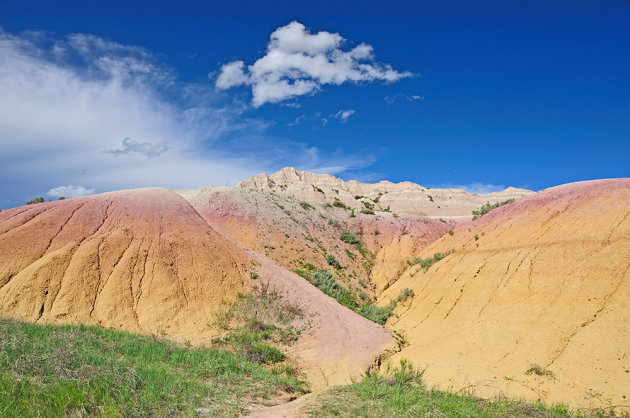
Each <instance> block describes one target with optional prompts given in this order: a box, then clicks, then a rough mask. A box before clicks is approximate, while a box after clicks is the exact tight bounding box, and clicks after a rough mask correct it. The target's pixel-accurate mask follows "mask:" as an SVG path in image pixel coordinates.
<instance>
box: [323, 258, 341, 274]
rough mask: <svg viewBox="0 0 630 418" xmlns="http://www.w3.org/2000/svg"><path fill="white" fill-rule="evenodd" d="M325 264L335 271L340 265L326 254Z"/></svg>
mask: <svg viewBox="0 0 630 418" xmlns="http://www.w3.org/2000/svg"><path fill="white" fill-rule="evenodd" d="M326 262H327V263H328V265H329V266H333V267H334V268H336V269H337V270H339V269H341V264H339V260H337V259H336V258H335V256H334V255H332V254H328V255H327V256H326Z"/></svg>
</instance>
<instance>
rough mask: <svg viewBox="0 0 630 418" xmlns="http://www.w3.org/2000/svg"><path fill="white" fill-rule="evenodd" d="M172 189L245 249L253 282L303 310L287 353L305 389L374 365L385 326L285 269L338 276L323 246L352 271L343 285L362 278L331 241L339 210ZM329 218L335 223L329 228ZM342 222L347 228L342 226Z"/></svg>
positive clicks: (266, 197) (383, 346)
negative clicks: (310, 266) (298, 333)
mask: <svg viewBox="0 0 630 418" xmlns="http://www.w3.org/2000/svg"><path fill="white" fill-rule="evenodd" d="M179 193H180V194H181V195H182V196H184V197H185V198H186V199H188V200H189V201H190V203H191V204H192V205H193V206H194V207H195V208H196V209H197V211H198V212H199V213H200V214H201V215H202V216H203V217H204V218H205V219H206V220H207V221H208V223H209V224H210V225H212V227H213V228H215V229H216V230H217V231H220V232H222V233H223V234H224V235H225V236H226V237H228V238H229V239H230V240H233V242H234V243H235V244H236V245H239V246H242V248H243V249H244V250H245V251H247V252H248V253H249V254H250V255H251V257H252V258H253V259H254V260H255V261H256V265H255V267H253V270H254V271H255V272H256V273H258V274H259V275H260V280H259V281H260V282H262V283H269V284H270V285H271V286H273V288H275V289H277V290H279V291H280V292H281V293H282V294H283V295H284V296H285V298H286V299H287V300H288V301H290V302H292V303H296V304H298V305H299V306H300V307H301V308H302V309H303V310H304V312H305V318H306V320H307V321H308V323H309V327H308V328H307V329H306V330H305V332H304V334H303V336H302V338H301V339H300V340H299V341H298V343H297V344H296V345H295V346H294V347H292V349H291V351H292V355H293V356H294V357H295V358H296V359H298V364H299V365H300V368H301V369H302V371H304V372H305V373H306V375H307V377H308V379H309V382H311V384H312V385H313V387H320V386H325V385H330V384H339V383H347V382H349V380H350V377H359V376H360V375H361V374H362V373H364V372H365V371H366V370H367V369H368V368H369V367H370V366H372V365H373V364H375V362H376V360H377V358H378V357H379V356H380V355H381V354H382V353H383V352H385V351H386V350H393V349H395V348H396V342H395V340H394V338H393V337H392V336H391V335H390V333H389V332H387V331H386V330H385V329H383V328H382V327H380V326H378V325H376V324H375V323H373V322H371V321H369V320H367V319H365V318H363V317H361V316H359V315H357V314H356V313H354V312H352V311H351V310H349V309H347V308H345V307H343V306H341V305H340V304H339V303H338V302H337V301H335V300H334V299H332V298H331V297H329V296H326V295H325V294H324V293H322V292H321V291H320V290H319V289H317V288H315V287H313V286H312V285H311V284H310V283H309V282H308V281H306V280H305V279H303V278H302V277H300V276H298V275H296V274H295V273H293V272H291V271H289V270H288V269H291V270H293V269H294V268H296V267H298V266H302V265H303V264H306V263H309V262H312V263H314V264H315V265H316V266H318V267H326V268H328V269H329V270H330V271H332V272H335V274H340V273H339V272H337V271H335V270H334V269H333V268H332V267H330V266H328V264H327V262H326V259H325V256H324V254H325V253H324V249H325V248H328V249H329V250H330V252H329V253H330V254H332V253H334V254H335V255H336V257H338V259H339V260H341V261H342V262H343V264H344V265H346V266H350V267H351V268H352V269H353V270H354V269H356V270H355V271H357V273H358V274H359V276H354V275H352V276H348V275H346V274H345V273H344V275H343V276H341V275H338V276H337V278H338V279H339V280H340V281H343V280H344V278H345V279H346V281H345V282H344V284H346V285H348V286H350V285H351V284H352V283H355V282H356V281H357V277H363V278H364V279H366V280H367V278H366V276H364V275H361V274H364V273H365V272H362V271H361V269H363V268H364V267H363V266H362V264H363V263H366V260H365V259H364V258H363V257H362V256H361V255H360V254H359V253H358V251H357V250H356V249H355V248H354V247H352V246H348V245H346V244H344V243H343V242H342V241H340V240H339V232H340V231H341V230H342V229H340V228H342V226H341V223H342V222H345V221H347V220H348V219H349V215H348V214H347V213H346V212H345V211H343V210H341V209H334V210H333V209H330V208H323V207H317V208H316V207H312V208H303V207H301V206H300V205H299V204H298V202H297V201H295V200H294V199H291V198H287V197H282V196H273V195H271V194H269V193H261V192H255V191H243V190H238V189H233V188H203V189H194V190H186V191H179ZM327 209H330V212H327ZM329 220H336V221H337V222H339V223H340V225H339V226H332V225H330V224H329V223H328V221H329ZM429 223H431V221H429ZM343 227H348V228H352V226H350V225H348V224H344V225H343ZM287 235H288V236H287ZM335 246H337V247H338V248H335ZM346 247H347V248H350V249H352V251H354V252H355V260H352V259H351V258H349V257H348V256H347V254H346V253H345V251H344V250H343V249H344V248H346ZM298 262H301V264H300V263H298ZM355 284H356V283H355Z"/></svg>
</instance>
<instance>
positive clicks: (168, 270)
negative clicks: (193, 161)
mask: <svg viewBox="0 0 630 418" xmlns="http://www.w3.org/2000/svg"><path fill="white" fill-rule="evenodd" d="M253 269H255V270H256V272H257V273H258V274H259V277H258V279H257V280H255V283H268V284H270V285H271V286H272V287H273V288H274V289H275V290H277V291H279V292H281V293H282V295H283V296H284V297H285V298H288V299H289V301H290V302H291V303H294V304H297V305H299V306H300V308H302V310H303V311H304V313H305V315H304V316H305V318H304V322H305V323H306V324H307V326H306V327H305V329H304V330H303V332H302V336H301V338H300V339H299V341H298V342H297V343H296V344H295V345H294V346H292V347H291V348H290V349H288V351H290V352H289V355H290V357H291V358H292V359H294V360H296V361H297V363H298V364H297V366H298V367H299V368H300V369H301V370H302V371H304V372H305V373H306V375H307V377H308V378H309V379H310V382H311V383H312V384H313V385H314V386H318V385H324V384H335V383H341V382H347V381H349V379H350V377H352V376H359V375H360V374H361V373H363V372H365V371H366V370H367V369H368V368H369V367H371V366H372V365H373V364H374V362H375V361H376V360H377V358H378V357H379V356H381V355H382V354H383V353H384V351H385V350H387V349H391V348H393V347H395V340H394V338H393V337H392V336H391V335H390V333H389V332H387V331H386V330H385V329H383V328H382V327H380V326H378V325H376V324H375V323H373V322H370V321H368V320H367V319H365V318H363V317H361V316H359V315H357V314H356V313H354V312H352V311H350V310H348V309H346V308H345V307H343V306H341V305H339V304H338V303H337V302H336V301H335V300H334V299H332V298H330V297H328V296H326V295H325V294H323V293H322V292H321V291H319V290H318V289H316V288H315V287H313V286H312V285H311V284H310V283H308V282H307V281H305V280H304V279H303V278H301V277H298V276H297V275H295V274H294V273H291V272H289V271H287V270H286V269H284V268H282V267H280V266H279V265H277V264H276V263H274V262H273V261H272V260H270V259H269V258H267V257H265V256H264V255H261V254H258V253H255V252H253V251H250V250H248V249H247V248H243V247H241V246H240V245H239V244H238V243H236V242H234V241H233V240H232V238H230V237H225V236H223V235H222V234H221V233H220V232H217V231H216V230H215V229H214V228H213V227H211V226H210V225H209V224H208V222H207V221H206V220H204V219H203V218H202V217H201V216H200V215H199V214H198V213H197V211H196V210H195V209H194V208H193V207H192V206H191V205H190V204H189V203H188V202H187V201H186V200H184V199H183V198H182V197H181V196H179V195H178V194H175V193H173V192H171V191H168V190H166V189H139V190H130V191H119V192H112V193H105V194H101V195H95V196H89V197H83V198H77V199H68V200H63V201H58V202H49V203H41V204H35V205H28V206H23V207H20V208H15V209H10V210H7V211H4V212H2V213H0V315H2V316H7V317H12V318H17V319H21V320H27V321H32V322H38V323H85V324H98V325H102V326H105V327H112V328H118V329H125V330H130V331H136V332H142V333H151V334H161V335H167V336H169V337H171V338H174V339H176V340H179V341H190V342H192V343H198V344H209V343H210V342H211V339H212V337H214V336H216V335H217V334H219V333H221V330H220V329H219V327H218V324H217V321H216V319H217V316H216V315H217V314H218V313H221V312H225V311H226V310H227V309H228V308H229V305H230V303H231V302H232V301H234V300H236V298H237V295H238V294H239V293H240V292H248V291H250V290H251V287H252V285H253V284H255V283H254V281H253V280H252V279H251V278H250V273H251V272H252V270H253Z"/></svg>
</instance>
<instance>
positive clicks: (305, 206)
mask: <svg viewBox="0 0 630 418" xmlns="http://www.w3.org/2000/svg"><path fill="white" fill-rule="evenodd" d="M298 204H299V205H300V206H302V208H303V209H315V207H314V206H313V205H311V204H310V203H308V202H307V201H305V200H300V201H299V202H298Z"/></svg>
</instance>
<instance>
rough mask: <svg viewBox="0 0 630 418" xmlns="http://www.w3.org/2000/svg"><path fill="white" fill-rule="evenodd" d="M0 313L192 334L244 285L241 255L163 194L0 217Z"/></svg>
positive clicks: (115, 196)
mask: <svg viewBox="0 0 630 418" xmlns="http://www.w3.org/2000/svg"><path fill="white" fill-rule="evenodd" d="M0 234H1V235H0V315H4V316H10V317H13V318H18V319H25V320H29V321H36V322H55V323H74V322H82V323H88V324H100V325H104V326H107V327H114V328H122V329H127V330H132V331H136V330H137V331H144V332H151V333H167V334H174V335H189V334H199V333H202V332H203V331H204V330H206V328H207V324H208V322H209V321H213V318H214V314H215V313H216V312H217V311H218V310H219V309H220V308H221V305H222V302H225V301H229V300H231V299H234V298H235V297H236V294H237V293H238V292H239V291H242V290H243V289H245V288H246V287H247V286H246V282H245V281H244V280H243V276H244V275H243V274H242V273H241V271H242V270H244V266H245V265H246V263H247V257H246V256H245V255H244V254H243V253H242V252H241V251H239V250H237V249H236V247H234V246H233V245H231V244H230V243H228V242H227V241H226V240H225V239H223V238H222V237H221V236H220V235H219V234H217V233H216V232H215V231H213V230H212V229H211V228H210V227H209V226H208V225H207V224H206V222H205V221H204V220H203V219H202V218H201V217H200V216H199V215H198V214H197V213H196V212H195V211H194V209H192V208H191V207H190V205H189V204H188V203H187V202H186V201H185V200H184V199H182V198H181V197H180V196H178V195H176V194H175V193H172V192H170V191H167V190H165V189H141V190H131V191H121V192H113V193H105V194H101V195H96V196H90V197H85V198H77V199H69V200H64V201H59V202H52V203H42V204H37V205H30V206H25V207H21V208H16V209H11V210H7V211H5V212H2V213H0Z"/></svg>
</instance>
